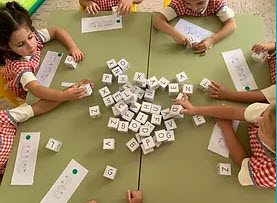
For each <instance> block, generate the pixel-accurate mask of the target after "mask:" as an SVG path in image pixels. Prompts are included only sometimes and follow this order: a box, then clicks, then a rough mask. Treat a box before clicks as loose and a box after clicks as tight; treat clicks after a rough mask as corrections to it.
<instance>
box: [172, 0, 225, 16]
mask: <svg viewBox="0 0 277 203" xmlns="http://www.w3.org/2000/svg"><path fill="white" fill-rule="evenodd" d="M225 5H227V3H226V2H224V1H222V0H209V4H208V7H207V8H206V10H205V12H204V13H199V12H196V11H193V10H191V9H190V8H188V7H187V6H186V5H185V1H184V0H172V1H171V2H170V4H169V6H168V7H171V8H172V9H173V10H174V11H175V12H176V14H177V16H183V15H188V16H209V15H212V14H216V13H217V12H218V11H219V10H220V9H221V8H222V7H224V6H225Z"/></svg>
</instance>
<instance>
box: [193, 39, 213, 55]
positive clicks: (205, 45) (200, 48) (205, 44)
mask: <svg viewBox="0 0 277 203" xmlns="http://www.w3.org/2000/svg"><path fill="white" fill-rule="evenodd" d="M212 45H213V40H212V38H210V37H209V38H207V39H204V40H202V41H201V42H199V43H197V44H196V45H194V48H195V49H197V50H196V51H195V52H194V53H196V54H201V56H204V55H206V53H207V52H208V49H209V48H210V47H211V46H212Z"/></svg>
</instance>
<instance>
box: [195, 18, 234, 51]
mask: <svg viewBox="0 0 277 203" xmlns="http://www.w3.org/2000/svg"><path fill="white" fill-rule="evenodd" d="M223 24H224V25H223V27H222V28H221V29H220V30H219V31H218V32H217V33H216V34H215V35H213V36H212V37H209V38H207V39H204V40H202V41H201V42H199V43H198V44H196V45H195V46H194V47H195V48H196V49H197V51H195V53H200V54H202V55H205V54H206V53H207V51H208V49H209V48H210V47H211V45H212V44H215V43H217V42H218V41H220V40H222V39H223V38H225V37H226V36H228V35H230V34H231V33H232V32H233V31H234V30H235V29H236V22H235V19H234V18H229V19H228V20H226V21H224V22H223Z"/></svg>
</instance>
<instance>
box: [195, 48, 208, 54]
mask: <svg viewBox="0 0 277 203" xmlns="http://www.w3.org/2000/svg"><path fill="white" fill-rule="evenodd" d="M205 50H206V49H200V50H196V51H194V53H196V54H202V53H203V52H205Z"/></svg>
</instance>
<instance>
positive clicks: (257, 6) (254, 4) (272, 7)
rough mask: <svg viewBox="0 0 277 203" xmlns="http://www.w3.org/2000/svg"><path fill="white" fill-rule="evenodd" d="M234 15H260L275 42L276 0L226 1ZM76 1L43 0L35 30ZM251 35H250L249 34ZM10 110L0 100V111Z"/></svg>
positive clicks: (152, 5) (148, 0)
mask: <svg viewBox="0 0 277 203" xmlns="http://www.w3.org/2000/svg"><path fill="white" fill-rule="evenodd" d="M228 3H229V5H230V7H231V8H232V9H233V10H234V11H235V13H252V14H257V15H261V16H262V18H263V22H264V25H265V41H271V40H274V41H275V40H276V0H228ZM78 7H79V3H78V0H74V1H73V0H45V2H44V3H43V5H42V6H41V7H40V8H39V9H38V10H37V12H36V13H35V14H34V15H33V16H32V19H33V24H34V26H35V27H36V28H37V29H40V28H44V27H46V26H47V18H48V16H49V15H50V13H51V11H53V10H60V9H62V10H69V9H78ZM162 8H163V0H144V2H143V3H141V4H140V5H139V6H138V10H139V11H159V10H160V9H162ZM249 34H251V33H249ZM7 108H11V106H10V105H8V104H7V103H6V102H5V101H3V100H0V109H7Z"/></svg>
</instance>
